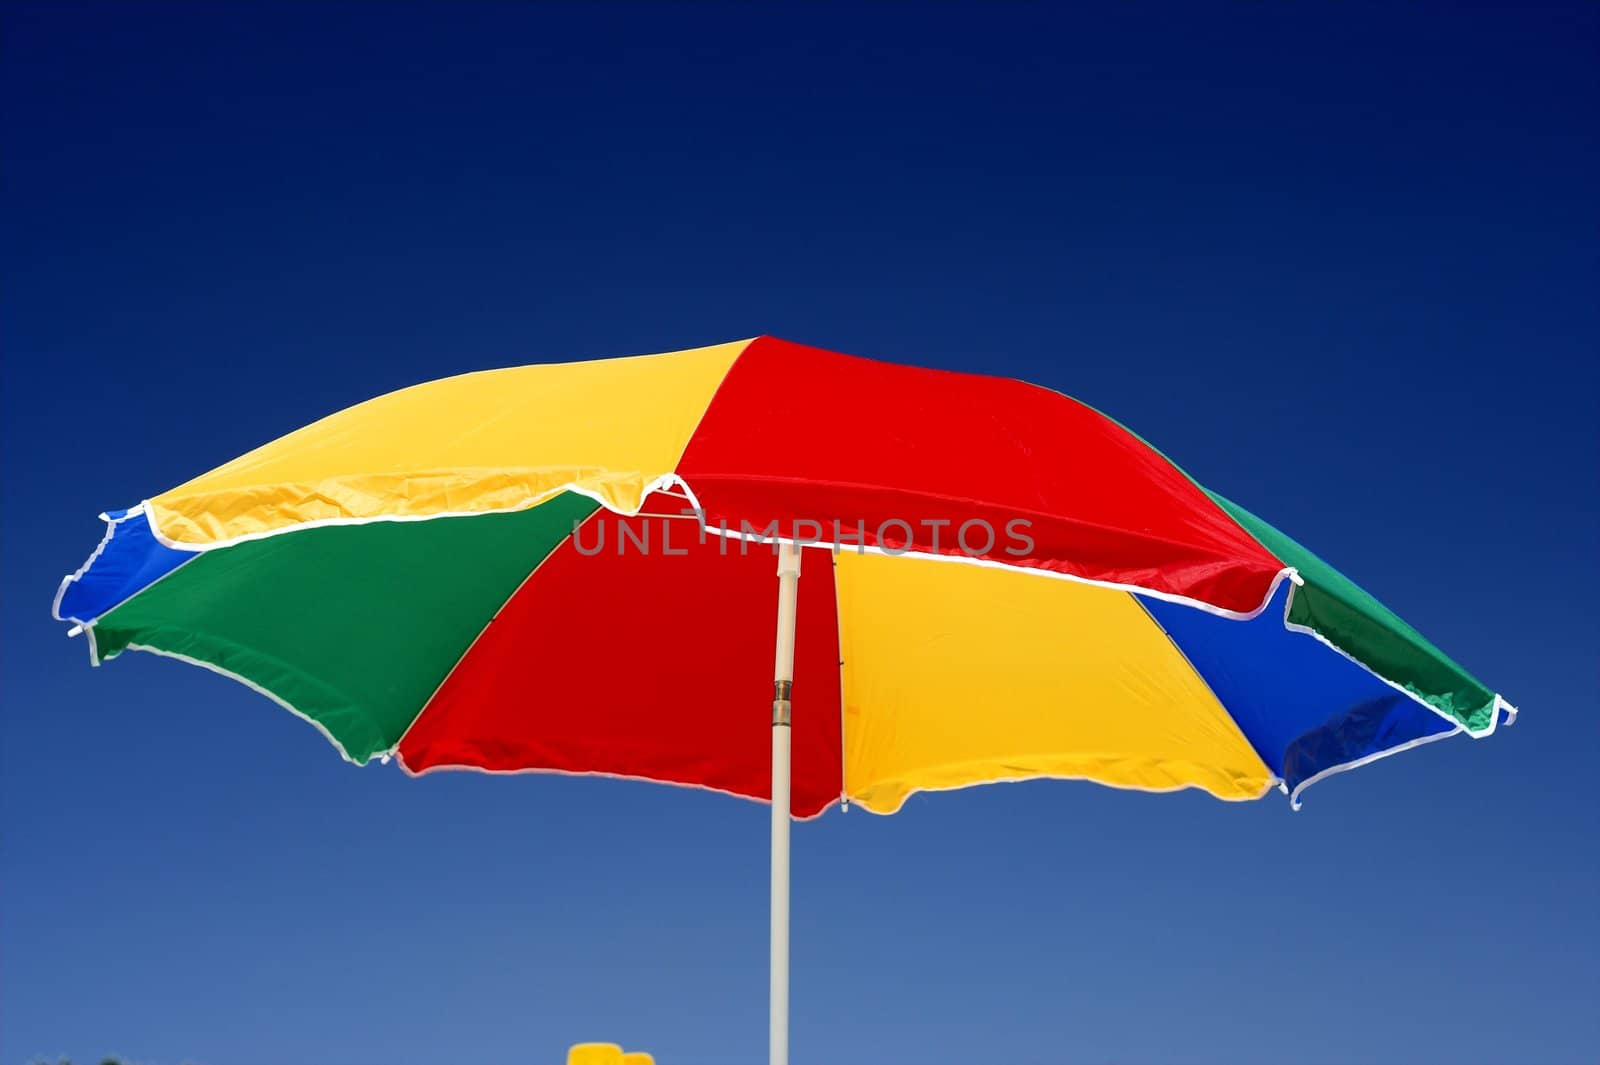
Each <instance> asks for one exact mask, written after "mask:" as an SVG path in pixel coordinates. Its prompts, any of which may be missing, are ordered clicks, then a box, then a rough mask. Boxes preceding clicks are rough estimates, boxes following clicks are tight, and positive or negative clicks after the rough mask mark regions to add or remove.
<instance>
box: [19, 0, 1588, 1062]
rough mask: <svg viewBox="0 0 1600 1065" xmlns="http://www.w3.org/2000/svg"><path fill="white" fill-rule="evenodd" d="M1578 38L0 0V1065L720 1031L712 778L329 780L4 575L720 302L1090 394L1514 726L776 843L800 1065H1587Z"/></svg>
mask: <svg viewBox="0 0 1600 1065" xmlns="http://www.w3.org/2000/svg"><path fill="white" fill-rule="evenodd" d="M1597 21H1600V14H1597V8H1596V7H1595V6H1593V5H1578V6H1574V7H1570V8H1558V7H1540V6H1532V5H1522V4H1519V5H1514V6H1508V7H1506V8H1503V9H1500V10H1495V9H1490V8H1476V7H1474V8H1470V9H1467V8H1458V7H1456V6H1445V5H1437V6H1435V5H1386V6H1384V7H1365V6H1358V5H1339V6H1337V7H1323V6H1316V5H1298V4H1297V5H1275V6H1270V7H1269V6H1258V5H1249V6H1245V5H1240V6H1236V7H1223V6H1210V7H1204V8H1202V7H1201V6H1199V5H1181V6H1177V7H1172V8H1166V7H1160V6H1156V5H1149V4H1146V5H1102V6H1098V7H1095V8H1090V9H1081V10H1071V9H1065V7H1064V6H1063V8H1052V7H1047V6H1031V7H1030V6H1015V7H1006V8H990V9H987V10H979V9H966V8H957V7H953V6H940V7H937V8H922V7H912V6H883V7H877V8H873V9H869V10H860V9H856V8H852V7H842V6H841V7H820V8H808V9H794V8H791V9H762V10H759V11H757V10H749V9H739V8H731V7H711V6H699V7H692V8H671V9H669V8H660V7H650V8H627V7H606V8H600V7H596V8H580V7H577V6H566V7H533V6H516V5H512V4H505V3H498V4H480V5H477V6H470V5H459V6H454V7H446V6H432V5H423V4H407V5H393V6H380V5H375V4H347V5H340V6H328V7H324V6H316V5H309V4H293V5H286V6H282V7H233V6H224V5H218V6H216V7H208V6H205V5H199V4H185V5H177V6H171V7H164V6H141V5H137V4H119V5H116V6H114V7H112V8H109V9H108V8H90V7H82V6H77V5H70V4H49V5H40V6H23V7H18V6H7V7H6V8H5V9H4V13H3V41H0V55H3V66H0V109H3V131H0V133H3V140H0V187H3V204H4V209H3V230H0V270H3V274H0V343H3V371H0V373H3V377H0V384H3V392H0V448H3V461H4V483H3V493H4V494H3V500H0V566H3V572H4V586H3V598H0V624H3V627H4V638H3V640H0V656H3V657H0V669H3V675H0V683H3V716H0V728H3V734H0V743H3V747H0V1065H21V1063H23V1062H25V1061H27V1060H29V1059H30V1058H32V1057H33V1056H35V1055H43V1054H50V1055H55V1054H58V1053H70V1054H72V1055H73V1056H74V1057H75V1058H77V1059H80V1060H84V1059H92V1058H95V1056H96V1055H101V1054H107V1053H117V1054H122V1055H126V1056H129V1057H133V1058H137V1059H139V1060H141V1061H148V1062H167V1063H177V1062H180V1061H197V1062H204V1063H208V1065H229V1063H238V1065H259V1063H267V1062H271V1063H279V1065H296V1063H317V1065H346V1063H349V1065H367V1063H380V1062H381V1063H388V1065H432V1063H439V1065H445V1063H448V1065H462V1063H474V1062H486V1063H502V1062H503V1063H512V1062H540V1063H542V1062H557V1061H559V1060H560V1056H561V1053H562V1051H563V1049H564V1047H565V1046H566V1045H567V1044H568V1043H570V1042H573V1041H576V1040H580V1039H596V1038H603V1039H611V1040H618V1041H621V1042H623V1043H624V1044H626V1045H630V1046H636V1047H640V1048H644V1049H648V1050H653V1051H654V1052H656V1054H657V1055H658V1056H659V1058H660V1060H661V1061H662V1062H663V1063H664V1065H671V1063H681V1065H694V1063H704V1065H717V1063H735V1062H752V1061H756V1060H759V1059H760V1058H761V1055H762V1054H763V1053H764V1050H765V1034H764V1033H765V1024H766V1019H765V1009H766V982H765V973H766V969H765V966H766V961H765V958H766V882H765V878H766V861H767V840H766V817H767V815H766V811H765V809H764V808H763V807H760V806H757V805H755V804H747V803H741V802H738V801H735V800H732V799H726V798H721V797H717V796H712V795H705V794H700V793H695V792H688V791H681V790H677V789H670V788H662V787H652V786H648V785H640V784H627V783H615V782H600V781H591V780H571V779H553V778H539V777H523V778H515V779H509V778H508V779H497V778H491V777H487V776H482V775H476V774H443V775H438V776H434V777H430V778H428V779H425V780H418V781H412V780H407V779H404V778H403V777H402V776H401V775H400V774H399V773H398V772H397V771H395V770H394V769H393V768H392V767H390V768H386V769H385V768H378V767H373V768H371V769H368V770H365V771H359V770H356V769H353V768H351V767H350V766H348V765H346V764H344V763H343V762H341V761H340V759H339V758H338V756H337V755H336V754H335V752H334V751H333V750H332V749H331V748H329V747H328V746H327V745H326V744H325V743H324V742H323V740H322V739H321V738H320V737H319V736H318V735H317V734H316V732H315V731H314V730H312V729H310V728H308V727H307V726H305V725H304V724H302V723H300V722H298V721H296V720H295V719H294V718H293V717H292V716H290V715H288V714H286V713H284V712H283V711H281V710H279V709H278V708H276V707H274V706H273V705H272V704H270V703H269V702H268V701H267V700H265V699H263V698H261V697H259V696H256V695H253V694H251V693H250V692H248V691H246V690H243V689H242V688H239V687H236V686H234V685H232V684H230V683H229V682H227V681H225V680H223V679H221V678H219V677H216V676H212V675H210V674H207V673H204V672H202V671H199V670H194V669H186V668H183V667H181V666H179V665H177V664H175V663H172V662H169V661H162V660H157V659H152V658H149V657H148V656H140V655H130V656H127V657H125V658H123V659H121V660H119V661H117V662H115V663H113V664H111V665H108V666H107V667H105V668H104V669H100V670H90V669H89V667H88V665H87V661H86V650H85V648H84V646H83V644H82V641H80V640H71V641H69V640H67V639H66V638H65V637H64V635H63V632H62V631H61V629H62V627H60V626H57V625H55V624H53V623H52V622H50V621H49V619H48V614H47V608H48V606H49V602H50V597H51V594H52V593H53V591H54V589H55V586H56V582H57V581H58V579H59V578H60V576H61V574H62V573H64V572H66V571H69V570H71V569H73V568H74V567H76V566H77V564H78V563H79V562H80V561H81V560H82V558H83V557H84V555H85V554H87V552H88V551H89V550H90V549H91V548H92V547H93V546H94V544H95V542H96V540H97V539H98V537H99V536H100V532H101V526H100V523H99V522H98V521H97V520H96V519H95V514H96V512H97V511H99V510H100V509H102V508H106V507H116V506H126V505H129V504H132V503H134V502H136V501H138V500H139V499H141V498H143V497H144V496H147V495H150V494H152V493H154V492H157V491H160V490H162V489H164V488H167V487H170V486H171V485H173V484H175V483H177V482H179V481H181V480H183V479H185V478H187V477H189V476H191V475H193V474H195V473H198V472H200V471H202V470H204V469H206V468H208V467H210V466H212V465H214V464H216V463H218V462H220V461H222V460H224V459H227V458H229V457H231V456H233V455H235V454H237V453H238V452H240V451H243V450H245V449H247V448H249V447H251V446H253V445H255V444H257V443H260V442H262V441H264V440H266V439H268V438H271V437H274V436H277V435H279V434H281V433H282V432H285V431H287V430H288V429H290V428H293V427H295V426H297V425H300V424H302V423H304V422H306V421H309V420H311V419H313V418H315V417H318V416H320V415H322V414H324V413H327V412H329V411H331V410H333V409H335V408H338V407H342V406H345V405H347V404H349V403H352V402H355V401H357V400H360V399H362V398H365V397H367V396H368V395H370V394H373V393H377V392H380V391H384V390H387V389H391V388H394V387H396V386H400V385H405V384H409V383H412V382H415V381H419V380H422V379H426V378H431V377H436V376H440V375H444V374H451V373H456V372H460V371H463V370H470V369H475V368H481V367H487V366H499V365H506V364H512V363H520V362H533V361H539V360H554V359H571V358H585V357H597V356H604V355H617V354H628V353H636V352H647V351H662V350H670V349H673V348H680V347H687V346H693V345H698V344H703V343H709V342H714V341H721V340H727V339H732V338H738V337H746V336H750V335H754V334H757V333H774V334H777V335H780V336H784V337H788V338H791V339H795V340H800V341H805V342H809V343H813V344H818V345H822V346H826V347H832V348H836V349H840V350H844V351H850V352H856V353H860V354H867V355H876V356H881V357H886V358H892V359H898V360H904V361H913V362H919V363H923V364H928V365H934V366H948V367H959V368H964V369H982V370H989V371H994V372H998V373H1004V374H1009V375H1015V376H1019V377H1024V378H1029V379H1032V380H1035V381H1038V382H1040V383H1042V384H1046V385H1049V386H1052V387H1055V388H1059V389H1062V390H1064V391H1067V392H1070V393H1072V394H1074V395H1076V396H1078V397H1080V398H1082V399H1084V400H1086V401H1088V402H1091V403H1093V404H1095V405H1097V406H1099V407H1101V408H1102V409H1104V410H1106V411H1108V412H1110V413H1112V414H1113V415H1115V416H1116V417H1118V418H1120V419H1122V420H1123V421H1125V422H1127V423H1128V424H1130V425H1132V426H1133V427H1134V428H1136V429H1137V430H1138V431H1140V432H1141V433H1143V434H1144V435H1145V436H1146V437H1148V438H1149V439H1151V440H1152V441H1153V442H1154V443H1156V444H1157V445H1158V446H1159V447H1161V448H1163V449H1164V450H1166V451H1168V452H1169V453H1170V454H1172V455H1174V456H1175V457H1176V458H1177V459H1178V460H1179V461H1180V462H1182V463H1183V464H1184V465H1185V467H1186V468H1188V469H1189V470H1190V471H1191V472H1192V473H1194V474H1195V475H1196V476H1197V477H1198V478H1200V479H1201V480H1202V481H1204V482H1205V483H1207V484H1208V485H1210V486H1211V487H1214V488H1216V489H1218V490H1220V491H1222V492H1224V493H1225V494H1227V495H1229V496H1231V497H1233V498H1234V499H1237V500H1239V501H1240V502H1242V503H1244V504H1245V505H1247V506H1249V507H1251V508H1252V509H1255V510H1256V511H1258V512H1259V513H1261V514H1263V515H1265V516H1267V517H1268V518H1270V519H1271V520H1272V521H1274V522H1275V523H1277V524H1279V525H1280V526H1281V527H1283V528H1285V529H1287V530H1289V531H1291V532H1293V533H1294V534H1295V535H1297V536H1299V537H1300V538H1301V539H1303V540H1305V541H1306V542H1307V543H1309V544H1310V545H1311V546H1313V547H1314V548H1316V549H1317V550H1319V551H1320V552H1322V553H1323V554H1324V555H1325V556H1326V557H1328V558H1329V559H1330V560H1332V561H1333V562H1335V563H1336V564H1338V565H1340V566H1341V567H1342V568H1344V569H1345V570H1346V572H1348V573H1350V574H1351V575H1352V576H1354V577H1355V578H1356V579H1357V580H1360V581H1362V582H1363V583H1365V584H1366V585H1367V586H1368V587H1370V588H1371V589H1372V590H1374V591H1375V592H1376V593H1377V594H1378V595H1380V596H1381V597H1382V598H1384V599H1385V600H1386V601H1387V602H1389V603H1390V604H1391V605H1392V606H1394V607H1395V608H1396V609H1397V610H1399V611H1400V612H1401V613H1402V614H1403V615H1404V616H1406V617H1407V618H1408V619H1410V620H1411V621H1413V622H1414V623H1416V624H1417V625H1418V626H1419V627H1420V628H1421V629H1422V630H1423V631H1425V632H1426V633H1428V634H1429V635H1431V636H1432V637H1433V638H1434V639H1435V640H1436V641H1437V642H1438V643H1439V644H1441V645H1442V646H1443V647H1445V648H1446V649H1447V650H1449V651H1450V652H1451V653H1452V654H1454V655H1455V656H1456V657H1457V658H1458V659H1459V660H1460V661H1462V662H1463V663H1464V664H1466V665H1467V666H1468V667H1469V668H1470V669H1472V670H1473V671H1474V672H1476V673H1477V674H1478V675H1479V676H1481V677H1482V678H1483V679H1484V680H1485V681H1486V682H1487V683H1489V684H1490V685H1491V686H1493V687H1496V688H1498V689H1499V690H1501V691H1503V692H1505V693H1506V694H1507V695H1508V696H1509V697H1511V698H1512V699H1513V700H1514V701H1516V702H1518V703H1520V704H1521V705H1522V707H1523V709H1524V716H1523V719H1522V721H1521V722H1520V723H1519V724H1518V725H1517V727H1516V728H1514V729H1511V730H1509V731H1504V732H1501V733H1499V734H1497V735H1496V736H1495V737H1493V738H1492V739H1490V740H1487V741H1483V742H1477V743H1475V742H1472V741H1470V740H1464V739H1463V740H1453V741H1450V742H1447V743H1441V744H1435V745H1433V746H1431V747H1427V748H1424V749H1421V750H1418V751H1415V752H1412V753H1410V754H1408V755H1405V756H1402V757H1397V758H1394V759H1391V760H1389V761H1386V762H1383V763H1381V764H1378V765H1374V766H1371V767H1368V768H1366V769H1364V770H1362V771H1361V772H1358V773H1351V774H1346V775H1344V776H1341V777H1339V778H1337V779H1335V780H1332V781H1330V782H1328V783H1325V784H1322V785H1319V786H1318V787H1317V788H1315V789H1313V790H1312V791H1311V792H1309V793H1308V796H1307V803H1306V809H1305V810H1304V812H1302V813H1299V814H1291V813H1290V811H1289V809H1288V805H1287V803H1286V802H1285V801H1283V800H1282V799H1281V798H1280V797H1277V796H1273V797H1272V798H1269V799H1267V800H1265V801H1263V802H1261V803H1257V804H1253V805H1247V806H1242V807H1241V806H1237V805H1229V804H1224V803H1220V802H1217V801H1215V800H1213V799H1210V798H1208V797H1206V796H1204V795H1201V794H1198V793H1185V794H1179V795H1169V796H1151V795H1141V794H1131V793H1125V792H1117V791H1112V790H1109V789H1102V788H1098V787H1095V786H1092V785H1087V784H1049V783H1042V784H1027V785H1011V786H1001V787H991V788H987V789H977V790H972V791H967V792H962V793H956V794H947V795H937V796H924V797H921V798H917V799H913V800H912V802H911V803H910V804H909V806H908V807H907V808H906V810H905V811H904V813H903V814H901V815H899V816H897V817H894V818H892V819H880V818H874V817H871V816H869V815H865V814H862V813H857V812H851V813H850V814H848V815H845V816H839V815H838V814H837V813H832V814H829V815H827V816H826V817H824V818H823V819H822V820H821V821H819V822H817V823H814V824H808V825H803V826H800V827H799V828H798V829H797V830H796V832H795V837H794V845H795V911H794V935H795V956H794V1004H795V1011H794V1056H795V1059H796V1061H797V1062H799V1063H810V1065H833V1063H839V1065H852V1063H866V1062H874V1063H882V1065H893V1063H900V1062H904V1063H910V1062H917V1063H923V1065H939V1063H967V1062H998V1061H1002V1060H1004V1061H1006V1062H1010V1063H1016V1065H1027V1063H1041V1065H1042V1063H1055V1062H1084V1063H1102V1062H1122V1063H1127V1062H1160V1063H1167V1062H1193V1063H1223V1062H1227V1063H1232V1065H1240V1063H1263V1065H1265V1063H1305V1065H1322V1063H1357V1062H1371V1063H1382V1065H1390V1063H1405V1062H1410V1063H1429V1065H1431V1063H1444V1062H1459V1063H1472V1062H1482V1063H1489V1062H1538V1063H1544V1062H1548V1063H1555V1062H1576V1061H1580V1060H1587V1061H1592V1060H1594V1059H1595V1056H1596V1055H1597V1053H1600V1021H1597V1020H1596V1014H1595V1013H1594V1012H1593V1006H1594V1000H1595V998H1596V994H1597V991H1600V960H1597V959H1600V910H1597V908H1596V905H1595V900H1596V895H1597V891H1600V861H1597V842H1596V841H1597V839H1600V832H1597V829H1600V824H1597V820H1600V819H1597V816H1596V810H1597V806H1596V798H1595V788H1594V779H1593V778H1594V774H1595V766H1596V764H1597V763H1600V732H1597V718H1596V706H1597V694H1600V692H1597V687H1600V685H1597V666H1596V645H1597V641H1596V636H1597V632H1596V628H1597V626H1596V622H1595V620H1594V617H1595V615H1594V603H1595V601H1596V595H1597V593H1600V580H1597V572H1596V548H1597V544H1600V503H1597V492H1596V457H1597V454H1600V448H1597V440H1596V398H1595V397H1596V386H1597V384H1600V381H1597V373H1596V370H1595V368H1594V359H1595V357H1596V347H1597V338H1600V311H1597V301H1596V293H1597V292H1600V270H1597V255H1596V228H1597V210H1596V202H1597V201H1596V189H1597V188H1600V150H1597V140H1596V135H1595V130H1596V126H1595V122H1594V116H1595V114H1596V103H1597V98H1600V94H1597V91H1596V89H1597V84H1596V63H1595V55H1596V46H1597V40H1600V30H1597ZM752 712H753V713H765V712H766V711H765V708H764V707H762V706H756V707H752Z"/></svg>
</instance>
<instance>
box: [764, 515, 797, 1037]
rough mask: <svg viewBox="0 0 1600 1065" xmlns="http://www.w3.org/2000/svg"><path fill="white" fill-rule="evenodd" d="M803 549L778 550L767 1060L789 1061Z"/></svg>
mask: <svg viewBox="0 0 1600 1065" xmlns="http://www.w3.org/2000/svg"><path fill="white" fill-rule="evenodd" d="M799 591H800V548H799V547H798V546H797V545H795V544H782V545H780V546H779V548H778V649H777V654H776V656H775V662H774V666H773V671H772V679H773V685H772V688H773V691H772V978H771V984H770V989H771V997H770V999H769V1001H768V1016H769V1024H770V1027H769V1029H768V1044H767V1060H768V1062H770V1065H789V708H790V703H789V693H790V690H791V689H792V688H793V686H794V613H795V601H796V598H797V597H798V595H799Z"/></svg>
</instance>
